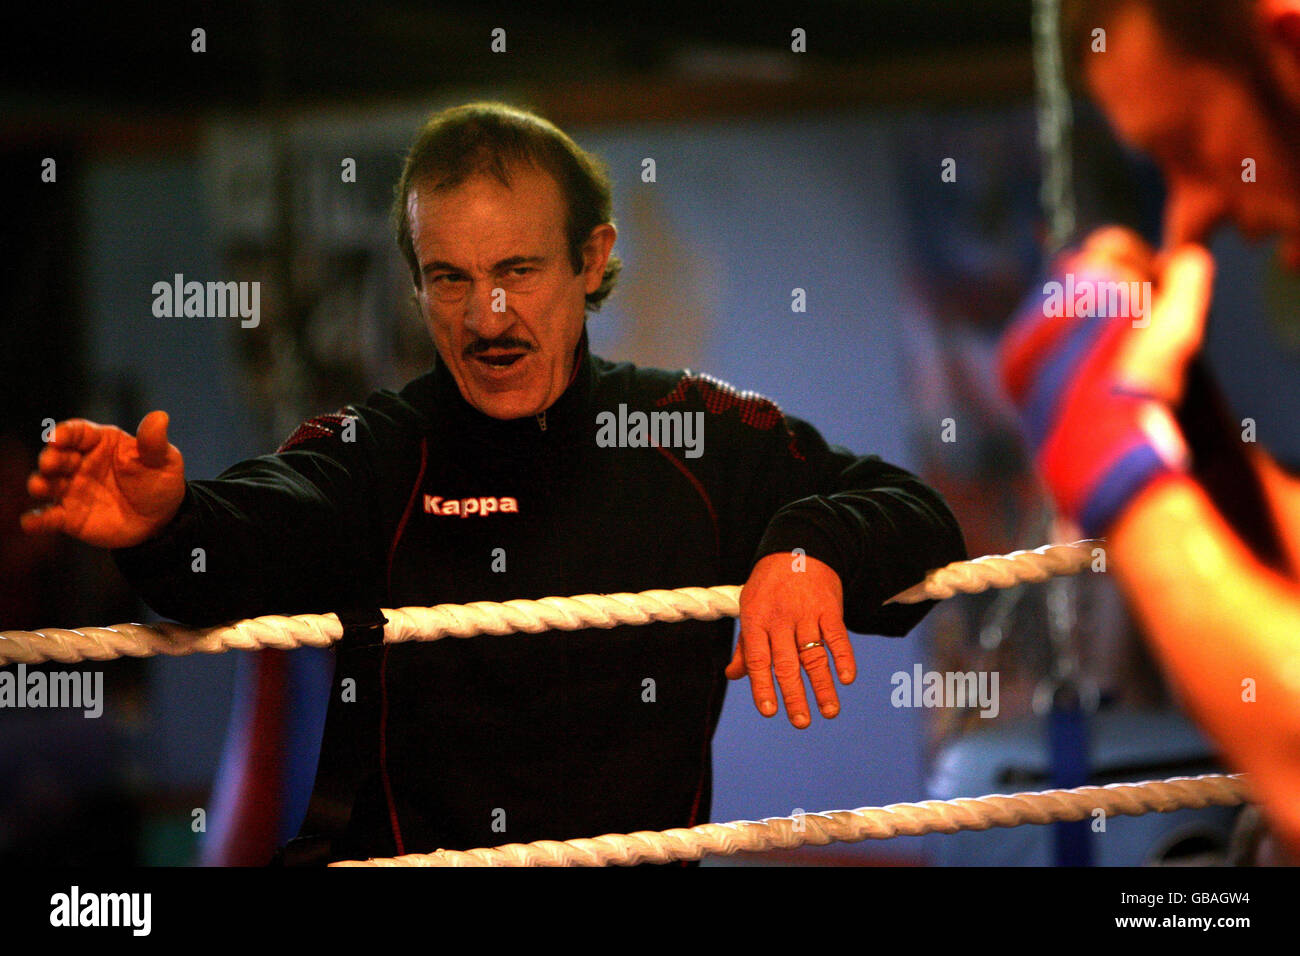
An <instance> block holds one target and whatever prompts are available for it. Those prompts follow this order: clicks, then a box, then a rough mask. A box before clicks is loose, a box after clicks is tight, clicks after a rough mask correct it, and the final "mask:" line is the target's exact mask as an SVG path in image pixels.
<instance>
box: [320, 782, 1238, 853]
mask: <svg viewBox="0 0 1300 956" xmlns="http://www.w3.org/2000/svg"><path fill="white" fill-rule="evenodd" d="M1247 799H1248V794H1247V790H1246V782H1245V778H1244V777H1243V776H1241V775H1240V774H1233V775H1225V774H1204V775H1202V776H1199V777H1174V778H1173V779H1171V780H1150V781H1147V782H1145V783H1114V784H1110V785H1108V786H1105V787H1078V788H1077V789H1074V790H1048V791H1045V792H1043V793H1016V794H1012V795H1010V796H1004V795H1001V794H994V795H991V796H986V797H962V798H959V799H956V800H927V801H925V802H924V803H894V804H890V805H889V806H887V807H861V808H859V809H857V810H832V811H830V812H828V813H805V814H800V815H798V816H794V817H769V818H768V819H766V820H760V821H758V822H754V821H750V820H739V821H737V822H735V823H705V824H702V825H700V826H697V827H691V828H690V829H682V828H679V829H675V830H664V831H662V832H652V831H648V830H646V831H641V832H638V833H628V834H616V833H609V834H605V835H604V836H598V837H595V838H594V839H580V840H565V841H563V842H561V841H557V840H540V841H538V842H536V843H527V844H525V843H511V844H507V845H506V846H498V847H490V848H489V847H485V848H482V849H477V850H464V851H462V850H438V851H437V852H435V853H408V854H406V855H405V856H399V857H392V858H389V859H374V860H364V861H363V860H348V861H345V862H340V863H333V864H331V866H611V865H617V866H631V865H634V864H637V863H670V862H672V861H674V860H698V859H699V858H700V857H702V856H706V855H708V854H722V855H725V854H732V853H740V852H752V851H755V850H771V849H780V850H790V849H794V848H795V847H800V846H825V845H826V844H827V843H833V842H836V841H842V842H846V843H856V842H858V841H861V840H887V839H889V838H891V837H896V836H921V835H922V834H926V833H956V832H958V831H959V830H987V829H989V828H990V827H1018V826H1022V825H1024V824H1027V823H1040V824H1041V823H1055V822H1058V821H1067V820H1082V819H1084V818H1085V817H1089V816H1092V815H1094V814H1095V813H1096V811H1098V810H1101V811H1103V812H1104V813H1105V815H1106V816H1107V817H1112V816H1140V815H1141V814H1144V813H1152V812H1155V813H1168V812H1170V811H1172V810H1185V809H1200V808H1202V807H1209V806H1219V807H1225V806H1233V805H1235V804H1239V803H1242V802H1244V801H1245V800H1247Z"/></svg>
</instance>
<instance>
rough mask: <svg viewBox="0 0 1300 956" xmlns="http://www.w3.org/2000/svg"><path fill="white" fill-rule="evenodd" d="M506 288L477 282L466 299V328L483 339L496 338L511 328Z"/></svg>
mask: <svg viewBox="0 0 1300 956" xmlns="http://www.w3.org/2000/svg"><path fill="white" fill-rule="evenodd" d="M511 324H512V320H511V318H510V312H509V307H508V305H507V303H506V293H505V290H504V289H502V288H500V287H499V286H497V285H495V284H493V283H489V282H476V283H474V287H473V288H472V289H471V290H470V293H469V295H468V296H467V297H466V301H465V328H466V330H467V331H469V332H471V333H473V334H474V335H476V336H478V337H479V338H481V339H494V338H496V337H497V336H499V335H502V334H503V333H504V332H505V331H506V330H507V329H508V328H510V326H511Z"/></svg>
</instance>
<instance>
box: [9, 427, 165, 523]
mask: <svg viewBox="0 0 1300 956" xmlns="http://www.w3.org/2000/svg"><path fill="white" fill-rule="evenodd" d="M167 423H168V419H167V413H166V412H161V411H155V412H150V413H149V414H148V415H146V416H145V417H144V420H143V421H141V422H140V427H139V428H138V429H137V430H136V434H135V435H134V436H132V435H131V434H130V433H129V432H125V431H123V430H122V429H120V428H117V427H116V426H114V425H99V424H96V423H95V422H92V421H87V420H86V419H84V418H73V419H69V420H67V421H63V422H59V423H58V424H57V425H56V426H55V428H54V435H53V436H52V438H51V439H50V441H49V443H48V444H47V445H46V447H45V448H44V449H43V450H42V451H41V454H40V457H39V458H38V459H37V469H36V471H34V472H33V473H32V474H31V475H30V476H29V477H28V479H27V491H28V492H29V493H30V494H31V495H32V496H33V497H35V498H47V499H50V504H48V505H46V506H45V507H44V508H41V509H38V510H36V511H29V512H27V513H26V514H24V515H23V516H22V517H21V519H20V521H21V523H22V528H23V530H24V531H25V532H27V533H28V534H42V533H48V532H54V531H62V532H63V533H64V534H67V535H70V536H71V537H73V538H77V539H78V540H81V541H84V542H86V543H87V544H92V545H95V546H97V547H101V548H128V547H132V546H133V545H137V544H140V543H141V542H144V541H147V540H149V539H150V538H151V537H153V536H154V535H155V534H157V533H158V532H159V531H160V530H161V529H162V528H164V527H165V526H166V525H167V523H168V522H169V521H171V519H172V517H173V516H174V515H175V514H176V512H177V511H178V510H179V509H180V506H181V502H183V501H184V500H185V462H184V460H183V459H182V457H181V453H180V451H179V450H178V449H177V448H176V447H175V446H174V445H170V444H168V442H167Z"/></svg>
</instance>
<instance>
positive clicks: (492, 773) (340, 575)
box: [115, 335, 965, 859]
mask: <svg viewBox="0 0 1300 956" xmlns="http://www.w3.org/2000/svg"><path fill="white" fill-rule="evenodd" d="M579 350H580V357H579V360H578V363H577V367H576V371H575V375H574V378H573V380H572V381H571V383H570V385H569V387H568V389H567V390H566V391H565V392H564V394H563V395H562V396H561V397H560V398H559V399H558V400H557V401H556V403H555V404H554V405H552V406H551V408H549V409H548V410H547V411H546V412H545V413H544V414H543V415H541V416H530V417H528V418H524V419H515V420H511V421H501V420H498V419H493V418H490V417H488V416H485V415H483V414H482V413H480V412H478V411H477V410H475V409H474V408H473V407H471V406H470V405H469V404H468V403H467V402H465V400H464V399H463V398H462V397H461V395H460V392H459V390H458V388H457V386H456V384H455V381H454V380H453V378H452V377H451V375H450V374H449V372H448V370H447V369H446V367H445V366H444V365H443V363H442V362H441V361H440V360H439V361H436V362H435V363H434V367H433V368H432V370H431V371H430V372H428V373H426V374H425V375H423V376H421V377H420V378H417V379H415V380H414V381H412V382H410V383H409V384H408V385H407V386H406V387H404V388H403V389H402V390H401V392H399V393H393V392H391V391H380V392H376V393H374V394H372V395H371V396H370V397H369V398H368V399H367V400H366V402H365V403H363V404H358V405H352V406H348V407H347V408H345V409H343V410H342V411H341V412H340V413H337V414H335V415H327V416H321V417H319V418H316V419H313V420H311V421H310V422H307V423H305V424H304V425H302V426H301V427H300V428H299V429H298V430H297V431H296V432H295V433H294V434H293V435H292V436H291V437H290V438H289V440H288V441H286V442H285V444H284V445H283V446H282V447H281V448H280V450H279V451H277V452H276V453H275V454H273V455H264V456H261V457H258V458H253V459H251V460H249V461H245V462H241V463H239V464H237V465H235V466H233V467H232V468H230V469H228V470H227V471H225V472H224V473H223V474H222V475H221V476H220V477H218V478H216V479H214V480H208V481H197V480H196V481H190V482H189V483H188V488H187V493H186V497H185V501H184V504H183V505H182V508H181V510H180V512H179V513H178V514H177V516H176V518H175V519H174V520H173V522H172V523H171V525H169V526H168V527H167V528H166V529H165V530H164V531H163V532H162V533H161V534H160V535H159V536H157V537H156V538H154V539H152V540H150V541H149V542H146V543H145V544H143V545H141V546H139V547H136V548H131V549H125V550H121V551H117V552H115V557H116V559H117V561H118V565H119V567H120V568H121V569H122V570H123V572H124V573H125V574H126V575H127V577H128V578H129V580H130V581H131V582H132V583H133V584H134V586H135V587H136V588H137V589H138V590H139V591H140V593H141V595H142V596H143V597H144V598H145V600H146V601H147V602H148V603H149V604H150V605H151V606H152V607H153V608H154V609H155V610H156V611H157V612H158V613H159V614H162V615H164V616H166V617H171V618H174V619H177V620H179V621H182V622H184V623H186V624H190V625H195V626H200V625H207V624H212V623H218V622H221V621H225V620H232V619H237V618H243V617H251V616H256V615H262V614H273V613H278V614H295V613H303V612H329V611H345V612H347V613H348V614H351V613H352V612H354V611H357V610H364V609H367V608H379V607H390V608H395V607H402V606H407V605H433V604H444V603H458V604H459V603H469V602H472V601H484V600H486V601H506V600H509V599H511V598H541V597H546V596H549V595H571V594H583V593H610V592H618V591H642V590H647V589H651V588H676V587H684V586H706V585H713V584H743V583H744V582H745V580H746V578H747V577H748V575H749V572H750V570H751V568H752V567H753V565H754V563H755V562H756V561H757V560H758V558H760V557H762V556H764V555H767V554H771V553H774V552H786V551H793V550H794V549H796V548H802V549H803V551H804V552H805V553H806V554H807V555H809V556H811V557H814V558H818V559H820V560H822V561H824V562H825V563H827V564H828V565H830V567H832V568H833V569H834V570H835V571H836V572H837V573H838V574H839V576H840V578H841V581H842V582H843V588H844V619H845V622H846V624H847V625H848V627H849V629H850V630H852V631H855V632H858V633H866V634H883V635H903V634H905V633H906V632H907V631H908V630H909V629H910V628H911V627H912V626H913V625H914V624H916V623H917V621H919V620H920V619H921V618H922V617H923V616H924V614H925V613H926V611H927V610H928V609H929V607H930V605H929V604H919V605H889V606H882V604H881V602H882V601H883V600H885V599H886V598H888V597H889V596H890V595H892V594H895V593H896V592H898V591H900V590H902V589H903V588H905V587H907V586H909V585H911V584H914V583H915V582H917V581H919V580H920V579H921V578H922V577H923V576H924V574H925V572H926V571H927V570H929V569H931V568H934V567H937V566H940V565H943V564H945V563H947V562H949V561H953V560H959V559H961V558H963V557H965V552H964V545H963V542H962V537H961V532H960V530H959V529H958V527H957V524H956V521H955V520H954V518H953V516H952V514H951V513H950V512H949V510H948V508H947V507H946V506H945V504H944V503H943V501H942V499H941V498H940V497H939V495H938V494H937V493H935V492H934V491H933V490H932V489H930V488H929V487H927V486H926V485H925V484H923V483H922V482H921V481H920V480H918V479H917V478H915V477H914V476H912V475H911V474H909V473H908V472H906V471H904V470H902V469H900V468H897V467H894V466H893V465H890V464H887V463H886V462H884V461H882V460H880V459H879V458H877V457H875V456H871V457H865V458H860V457H856V456H854V455H852V454H851V453H849V452H848V451H846V450H844V449H843V448H838V447H835V446H828V445H827V443H826V442H825V441H824V440H823V439H822V437H821V436H820V435H819V434H818V433H817V431H816V430H815V429H813V428H812V427H811V426H810V425H808V424H807V423H805V422H803V421H800V420H799V419H797V418H793V417H790V416H786V415H783V414H782V413H781V411H780V409H779V408H777V406H776V405H774V404H773V403H772V402H770V401H768V400H767V399H764V398H762V397H761V396H758V395H754V394H752V393H738V392H737V391H735V390H734V389H732V388H731V387H730V386H728V385H726V384H725V383H722V382H719V381H717V380H716V379H711V378H709V377H707V376H701V375H693V374H690V373H688V372H682V371H664V370H659V369H649V368H637V367H635V366H633V365H630V364H626V363H619V364H615V363H612V362H608V361H606V360H604V359H601V358H599V357H597V356H593V355H591V354H590V353H589V352H588V350H587V342H586V336H585V335H584V336H583V340H582V343H581V344H580V346H579ZM620 404H625V405H626V406H627V407H628V409H629V410H642V411H645V412H657V411H681V412H687V413H694V412H703V413H704V443H703V453H702V454H701V455H699V457H694V458H692V457H687V456H686V455H685V453H684V452H685V449H682V448H655V447H645V448H632V447H599V446H598V444H597V442H596V434H597V415H598V414H599V413H600V412H602V411H610V412H614V413H617V412H618V408H619V405H620ZM482 498H496V499H497V500H498V508H497V510H496V511H492V510H491V506H488V508H486V509H482V510H486V511H488V513H486V514H483V513H473V514H469V515H465V516H459V515H449V514H445V513H443V514H439V513H435V510H436V511H443V512H445V511H446V510H448V509H447V502H450V501H461V500H466V499H475V500H476V502H477V501H478V499H482ZM505 498H513V499H515V503H516V505H517V510H516V511H506V510H503V509H502V508H501V507H500V504H501V503H502V502H503V500H504V499H505ZM434 499H441V501H439V502H435V501H434ZM475 508H476V509H479V508H481V506H479V505H476V506H475ZM194 548H203V549H204V552H205V560H206V569H205V570H204V571H202V572H201V573H196V572H195V571H193V570H192V566H193V557H192V552H193V549H194ZM503 568H504V569H503ZM733 624H734V622H733V621H731V620H730V619H724V620H722V621H711V622H704V621H689V622H685V623H680V624H653V625H648V626H639V627H632V626H628V627H618V628H614V629H611V630H599V629H590V630H583V631H573V632H564V631H551V632H545V633H542V634H535V635H531V634H511V635H503V636H479V637H474V638H469V639H453V638H448V639H444V640H441V641H436V642H427V643H407V644H401V645H387V646H368V647H367V646H358V647H352V648H348V649H340V650H339V651H338V652H337V658H336V664H335V675H334V687H333V692H332V696H331V699H330V709H329V713H328V717H327V720H326V728H325V737H324V741H323V744H322V750H321V758H320V766H319V767H318V770H317V777H316V784H315V789H314V791H313V797H312V804H311V809H310V810H309V812H308V818H307V822H306V823H305V824H304V827H303V830H302V834H303V835H304V836H306V837H312V838H316V845H317V846H318V848H320V847H323V849H319V853H320V854H323V855H324V856H327V857H328V858H330V859H349V858H351V859H355V858H365V857H368V856H391V855H394V854H396V853H399V852H427V851H431V850H434V849H437V848H440V847H442V848H448V849H468V848H471V847H476V846H495V845H499V844H502V843H513V842H528V841H532V840H539V839H556V840H563V839H570V838H574V837H584V836H595V835H598V834H601V833H609V832H615V833H617V832H629V831H633V830H663V829H668V828H671V827H681V826H691V825H694V824H697V823H701V822H705V821H706V820H707V819H708V813H709V805H710V785H711V769H710V764H711V752H710V741H711V738H712V736H713V732H714V729H715V727H716V726H717V722H718V716H719V714H720V712H721V709H722V699H723V693H724V691H725V689H726V683H727V682H726V679H725V677H724V675H723V669H724V667H725V666H726V664H727V662H728V660H729V659H730V655H731V650H732V647H733ZM859 653H861V652H860V651H859ZM348 678H351V679H353V680H354V681H355V684H354V685H352V686H353V688H354V690H355V694H354V696H355V700H350V701H346V702H345V701H344V699H343V697H344V695H343V693H342V689H343V687H344V684H343V682H344V681H345V680H347V679H348ZM650 681H652V682H653V684H651V683H648V682H650Z"/></svg>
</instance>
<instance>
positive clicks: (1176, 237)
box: [1164, 175, 1228, 249]
mask: <svg viewBox="0 0 1300 956" xmlns="http://www.w3.org/2000/svg"><path fill="white" fill-rule="evenodd" d="M1227 211H1228V204H1227V200H1226V197H1225V196H1224V195H1223V192H1222V190H1221V189H1220V188H1219V187H1217V186H1215V185H1214V184H1213V183H1209V182H1206V181H1204V180H1201V179H1198V178H1194V177H1190V176H1181V175H1174V176H1171V177H1170V178H1169V179H1168V193H1167V196H1166V198H1165V222H1164V233H1165V235H1164V247H1165V248H1166V249H1176V248H1178V247H1179V246H1181V245H1184V244H1185V243H1189V242H1194V243H1198V244H1200V245H1205V244H1206V242H1207V241H1208V240H1209V238H1210V233H1211V232H1212V231H1213V230H1214V227H1215V226H1217V225H1218V224H1219V222H1220V221H1222V219H1223V217H1224V216H1225V215H1226V214H1227Z"/></svg>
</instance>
